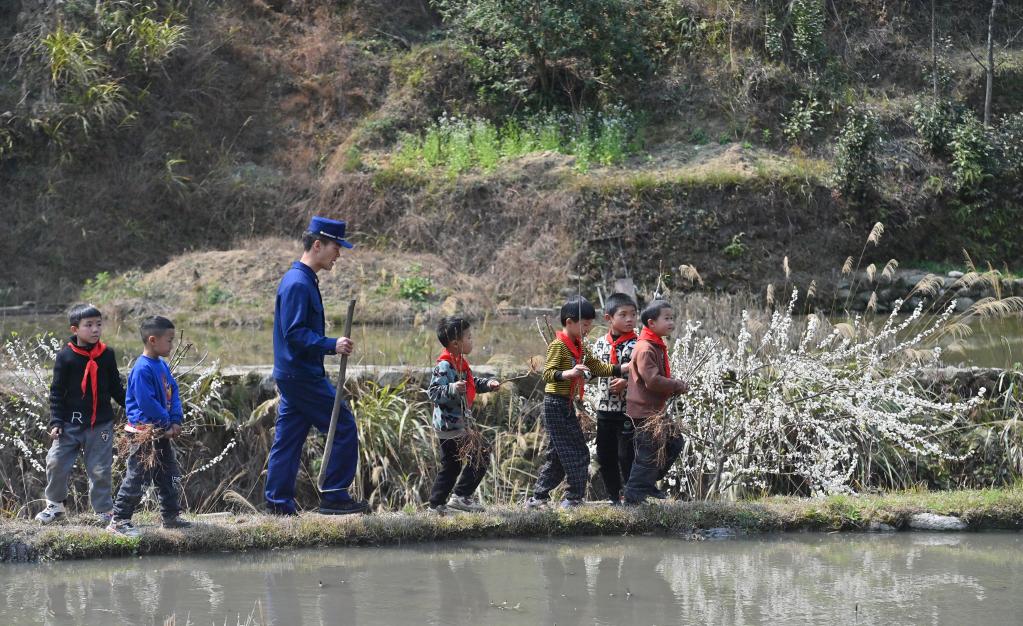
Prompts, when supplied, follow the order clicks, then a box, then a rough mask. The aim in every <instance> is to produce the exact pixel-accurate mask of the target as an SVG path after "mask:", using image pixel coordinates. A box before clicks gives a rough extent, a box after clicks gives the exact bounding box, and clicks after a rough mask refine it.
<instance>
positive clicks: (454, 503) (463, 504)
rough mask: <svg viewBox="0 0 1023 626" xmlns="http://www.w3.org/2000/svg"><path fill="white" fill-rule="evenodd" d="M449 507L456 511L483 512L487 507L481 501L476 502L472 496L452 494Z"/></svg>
mask: <svg viewBox="0 0 1023 626" xmlns="http://www.w3.org/2000/svg"><path fill="white" fill-rule="evenodd" d="M447 508H449V509H454V510H456V511H465V512H466V513H482V512H483V511H485V510H486V509H484V508H483V505H482V504H480V503H479V502H476V501H475V500H473V499H472V498H466V497H465V496H451V497H450V498H448V507H447Z"/></svg>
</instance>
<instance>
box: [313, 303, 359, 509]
mask: <svg viewBox="0 0 1023 626" xmlns="http://www.w3.org/2000/svg"><path fill="white" fill-rule="evenodd" d="M354 316H355V299H354V298H353V299H352V300H350V301H349V302H348V317H347V318H346V319H345V334H344V336H345V337H349V338H351V336H352V317H354ZM347 369H348V355H347V354H342V355H341V367H340V369H339V371H338V374H337V391H336V392H334V408H333V409H332V410H331V412H330V428H328V429H327V444H326V446H325V447H324V448H323V462H322V463H320V475H319V477H317V479H316V487H317V489H319V490H320V493H323V492H324V491H337V490H336V489H326V490H325V489H324V488H323V482H324V481H325V480H326V479H327V465H328V464H329V463H330V451H331V448H333V447H334V433H336V432H337V418H338V416H339V415H341V402H342V400H343V399H344V393H345V371H346V370H347Z"/></svg>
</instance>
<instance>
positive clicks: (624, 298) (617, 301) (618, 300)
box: [604, 292, 639, 317]
mask: <svg viewBox="0 0 1023 626" xmlns="http://www.w3.org/2000/svg"><path fill="white" fill-rule="evenodd" d="M627 306H631V307H632V308H634V309H639V305H637V304H636V301H635V300H633V299H632V296H630V295H629V294H627V293H621V292H618V293H613V294H611V295H610V296H608V297H607V300H605V301H604V313H606V314H608V315H610V316H612V317H613V316H614V314H615V313H617V312H618V309H620V308H622V307H627Z"/></svg>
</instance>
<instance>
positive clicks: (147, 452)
mask: <svg viewBox="0 0 1023 626" xmlns="http://www.w3.org/2000/svg"><path fill="white" fill-rule="evenodd" d="M139 334H140V335H141V336H142V343H143V344H144V346H145V348H144V349H143V352H142V355H141V356H140V357H139V358H138V360H137V361H135V365H134V367H132V369H131V374H129V375H128V392H127V394H126V399H127V401H126V406H125V409H126V412H127V414H128V423H127V424H126V425H125V430H126V431H128V432H129V433H130V435H129V436H133V437H134V438H135V440H136V442H135V443H134V444H133V445H132V448H131V452H130V453H129V454H128V463H127V467H126V468H125V471H124V479H123V480H122V481H121V489H120V490H119V491H118V492H117V500H116V501H115V502H114V515H113V519H111V520H110V524H109V525H108V526H107V530H109V531H111V532H114V533H117V534H120V535H125V536H128V537H135V536H138V529H137V528H136V527H135V525H134V524H132V521H131V518H132V515H134V513H135V508H136V507H138V505H139V502H140V501H141V500H142V494H143V491H144V490H145V489H146V488H147V487H148V486H149V484H150V483H151V482H152V483H154V484H155V485H156V490H157V493H158V494H159V497H160V514H161V515H162V517H163V527H164V528H189V527H191V525H192V524H191V523H190V522H187V521H185V520H183V519H181V518H180V517H179V515H180V513H181V507H180V506H179V504H178V502H179V499H178V489H179V488H180V486H181V470H180V468H179V467H178V460H177V457H176V456H175V453H174V446H173V445H172V444H171V440H172V439H174V438H175V437H178V436H179V435H181V422H182V417H183V416H182V412H181V398H180V396H179V395H178V383H177V382H176V381H175V380H174V376H173V375H172V374H171V371H170V367H168V365H167V362H166V361H164V358H166V357H169V356H170V354H171V352H172V351H173V349H174V324H173V323H172V322H171V321H170V320H169V319H167V318H165V317H160V316H152V317H147V318H146V319H145V320H143V321H142V326H141V328H140V329H139Z"/></svg>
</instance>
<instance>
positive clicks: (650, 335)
mask: <svg viewBox="0 0 1023 626" xmlns="http://www.w3.org/2000/svg"><path fill="white" fill-rule="evenodd" d="M639 340H640V341H644V340H646V341H649V342H650V343H652V344H654V345H655V346H658V347H660V349H661V353H662V354H664V376H665V377H666V378H671V366H670V365H668V346H667V345H665V343H664V339H661V337H660V336H659V335H658V334H657V333H655V332H654V331H652V330H650V329H649V328H647V327H646V326H644V327H643V330H642V331H641V332H640V333H639Z"/></svg>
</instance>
